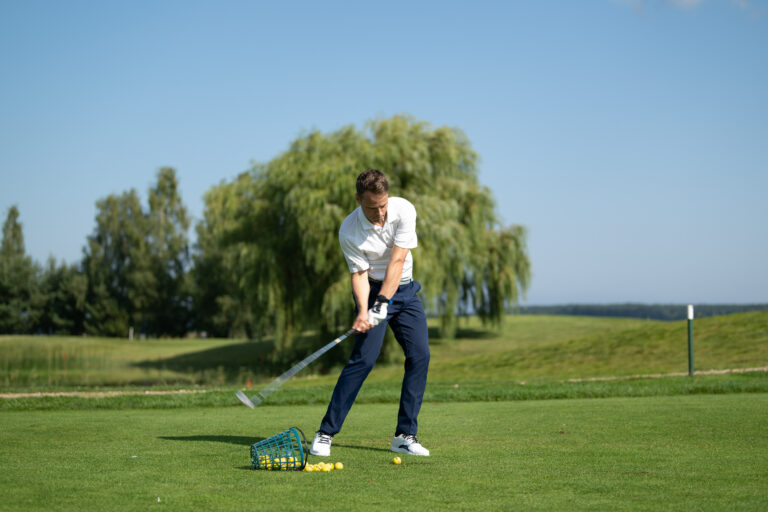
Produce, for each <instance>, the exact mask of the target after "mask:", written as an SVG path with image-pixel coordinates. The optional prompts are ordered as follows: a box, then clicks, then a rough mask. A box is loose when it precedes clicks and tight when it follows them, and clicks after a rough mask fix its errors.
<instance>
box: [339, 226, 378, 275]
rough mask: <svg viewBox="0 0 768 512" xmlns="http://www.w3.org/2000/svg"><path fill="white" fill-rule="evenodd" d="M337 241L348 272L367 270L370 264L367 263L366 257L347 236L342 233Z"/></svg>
mask: <svg viewBox="0 0 768 512" xmlns="http://www.w3.org/2000/svg"><path fill="white" fill-rule="evenodd" d="M339 243H340V244H341V251H342V252H343V253H344V259H346V260H347V266H348V267H349V272H350V273H354V272H361V271H363V270H368V269H369V268H370V267H371V264H370V263H368V258H366V257H365V254H364V253H363V251H361V250H360V248H359V247H357V246H356V245H355V244H354V243H353V242H352V240H350V239H349V237H346V236H344V235H341V236H339Z"/></svg>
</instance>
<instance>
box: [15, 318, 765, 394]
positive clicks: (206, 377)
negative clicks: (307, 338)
mask: <svg viewBox="0 0 768 512" xmlns="http://www.w3.org/2000/svg"><path fill="white" fill-rule="evenodd" d="M695 326H696V327H695V351H696V357H695V360H696V368H697V369H702V370H707V369H726V368H746V367H762V366H766V365H768V312H753V313H743V314H736V315H728V316H721V317H713V318H704V319H700V320H696V322H695ZM433 334H434V332H433ZM325 341H327V340H321V342H322V344H324V342H325ZM314 348H315V347H312V346H308V347H307V349H306V350H305V351H304V352H302V353H303V354H306V353H310V352H311V350H312V349H314ZM350 349H351V343H349V342H345V344H344V345H342V346H340V347H338V348H336V349H335V351H337V352H338V351H346V352H347V353H348V352H349V350H350ZM271 350H272V345H271V343H270V342H269V341H262V342H258V343H255V342H246V341H242V340H240V341H237V340H188V339H184V340H175V339H171V340H168V339H161V340H136V341H127V340H119V339H109V338H74V337H25V336H0V386H2V387H3V389H4V390H26V389H58V388H62V387H97V386H127V385H138V386H147V385H153V386H155V385H165V386H169V385H183V386H190V385H195V384H203V385H207V386H217V385H218V386H221V385H225V384H229V385H232V384H235V385H244V384H245V383H246V382H247V381H249V380H251V381H253V382H254V383H258V384H264V383H266V382H268V381H269V380H270V379H271V378H272V376H273V374H274V372H276V373H281V372H282V371H283V370H285V369H287V367H289V366H290V364H292V363H293V362H295V361H292V362H291V363H285V364H282V365H280V366H277V367H275V368H271V367H269V365H268V364H267V363H266V362H265V361H266V360H267V359H268V356H269V352H270V351H271ZM393 350H394V352H395V353H397V350H395V349H393ZM687 350H688V349H687V327H686V322H658V321H649V320H637V319H621V318H593V317H562V316H549V317H548V316H508V317H506V318H505V319H504V323H503V325H502V326H501V328H499V329H498V330H486V329H484V328H483V327H482V325H481V324H480V322H479V320H478V319H477V318H467V319H464V320H463V322H462V328H461V329H460V330H459V332H458V338H457V339H456V340H450V341H449V340H443V339H440V338H438V337H432V338H431V351H432V360H431V364H430V375H429V378H430V382H432V383H441V384H445V385H454V384H457V383H459V384H461V383H465V382H466V383H470V382H475V383H476V382H486V383H490V382H495V381H507V382H514V381H525V382H527V383H528V384H531V383H535V382H551V381H559V380H563V379H568V378H590V377H604V376H629V375H636V374H645V373H659V372H661V373H667V372H681V371H686V370H687V357H688V351H687ZM265 356H266V359H265ZM297 357H298V356H297ZM302 357H303V356H302ZM326 357H327V356H326ZM317 367H318V365H317V364H315V365H313V367H311V368H308V369H306V370H304V371H303V372H302V373H301V374H300V376H298V377H297V378H294V379H293V380H292V381H291V385H292V386H302V385H305V386H308V387H312V386H315V385H318V384H325V385H331V386H332V385H333V381H335V378H336V375H337V374H338V371H332V372H331V374H330V375H327V376H322V375H313V374H312V371H313V370H316V369H317ZM267 370H272V371H273V373H270V372H269V371H267ZM401 378H402V366H401V365H400V364H393V365H379V366H377V368H376V371H375V372H374V374H373V375H372V376H371V382H387V383H397V382H399V381H400V379H401Z"/></svg>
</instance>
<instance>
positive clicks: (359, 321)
mask: <svg viewBox="0 0 768 512" xmlns="http://www.w3.org/2000/svg"><path fill="white" fill-rule="evenodd" d="M371 327H373V326H372V325H371V324H369V323H368V312H367V311H365V310H363V311H361V312H360V314H359V315H357V318H355V322H354V323H353V324H352V328H353V329H354V330H356V331H357V332H366V331H368V330H369V329H370V328H371Z"/></svg>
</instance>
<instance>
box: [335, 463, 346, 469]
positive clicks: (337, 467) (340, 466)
mask: <svg viewBox="0 0 768 512" xmlns="http://www.w3.org/2000/svg"><path fill="white" fill-rule="evenodd" d="M334 467H335V468H336V469H344V464H342V463H341V462H337V463H336V464H335V466H334Z"/></svg>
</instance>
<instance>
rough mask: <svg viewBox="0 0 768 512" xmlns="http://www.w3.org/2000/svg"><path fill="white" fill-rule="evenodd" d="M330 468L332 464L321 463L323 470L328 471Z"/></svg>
mask: <svg viewBox="0 0 768 512" xmlns="http://www.w3.org/2000/svg"><path fill="white" fill-rule="evenodd" d="M331 469H333V466H331V465H330V464H323V471H325V472H328V471H330V470H331Z"/></svg>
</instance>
